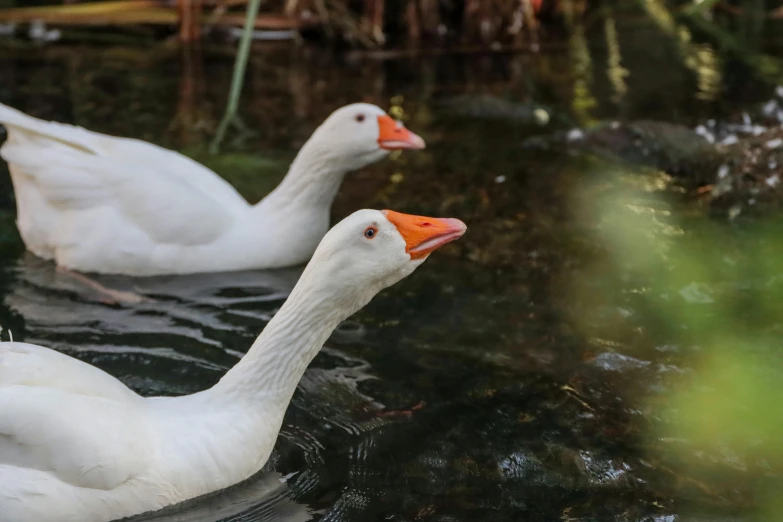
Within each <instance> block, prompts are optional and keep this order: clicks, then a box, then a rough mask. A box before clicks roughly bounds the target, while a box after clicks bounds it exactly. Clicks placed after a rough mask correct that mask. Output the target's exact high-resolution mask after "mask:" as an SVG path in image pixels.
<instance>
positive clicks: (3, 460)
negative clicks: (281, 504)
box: [0, 210, 465, 522]
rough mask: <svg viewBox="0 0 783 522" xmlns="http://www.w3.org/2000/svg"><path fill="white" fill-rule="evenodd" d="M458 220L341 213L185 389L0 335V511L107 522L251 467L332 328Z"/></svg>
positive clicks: (34, 519)
mask: <svg viewBox="0 0 783 522" xmlns="http://www.w3.org/2000/svg"><path fill="white" fill-rule="evenodd" d="M368 230H372V233H369V232H368ZM464 231H465V226H464V224H463V223H461V222H459V221H457V220H438V219H431V218H419V217H416V216H407V215H405V214H396V213H388V212H379V211H375V210H361V211H359V212H356V213H354V214H352V215H351V216H349V217H348V218H346V219H344V220H343V221H342V222H340V223H339V224H338V225H336V226H335V227H334V228H333V229H332V230H331V231H330V232H329V233H328V234H327V235H326V237H324V239H323V241H322V242H321V244H320V246H319V247H318V249H317V250H316V252H315V254H314V256H313V259H312V260H311V261H310V263H309V264H308V265H307V267H306V268H305V270H304V272H303V274H302V277H301V278H300V280H299V282H298V283H297V285H296V286H295V287H294V289H293V291H292V292H291V295H290V297H289V298H288V300H287V301H286V302H285V303H284V305H283V306H282V308H281V309H280V311H279V312H278V313H277V315H275V317H274V318H273V319H272V320H271V321H270V322H269V324H268V325H267V327H266V328H265V329H264V331H263V332H262V333H261V335H260V336H259V337H258V339H257V340H256V341H255V343H254V344H253V346H252V347H251V348H250V350H249V351H248V353H247V355H245V356H244V357H243V358H242V360H241V361H240V362H239V363H238V364H237V365H236V366H234V367H233V368H232V369H231V370H230V371H229V372H228V373H227V374H226V375H225V376H224V377H223V378H222V379H221V380H220V382H218V383H217V384H216V385H215V386H213V387H212V388H210V389H208V390H205V391H202V392H199V393H196V394H193V395H186V396H182V397H152V398H142V397H140V396H139V395H137V394H136V393H134V392H133V391H131V390H130V389H128V388H127V387H126V386H125V385H124V384H122V383H121V382H120V381H118V380H117V379H115V378H114V377H112V376H110V375H109V374H107V373H105V372H103V371H102V370H100V369H98V368H95V367H93V366H90V365H89V364H87V363H84V362H81V361H78V360H76V359H73V358H71V357H68V356H66V355H64V354H61V353H58V352H56V351H53V350H50V349H47V348H43V347H40V346H35V345H32V344H26V343H18V342H9V343H0V520H2V521H3V522H107V521H110V520H115V519H118V518H122V517H127V516H131V515H134V514H137V513H142V512H145V511H150V510H156V509H159V508H162V507H164V506H167V505H170V504H174V503H177V502H181V501H184V500H187V499H191V498H194V497H197V496H200V495H203V494H206V493H210V492H212V491H216V490H219V489H223V488H226V487H228V486H231V485H233V484H236V483H238V482H240V481H242V480H244V479H246V478H248V477H249V476H251V475H252V474H254V473H256V472H257V471H259V470H260V469H261V467H262V466H263V465H264V463H265V462H266V460H267V459H268V458H269V455H270V453H271V451H272V448H273V446H274V443H275V439H276V438H277V434H278V432H279V430H280V425H281V423H282V421H283V415H284V414H285V411H286V408H287V407H288V404H289V402H290V400H291V396H292V395H293V393H294V390H295V389H296V386H297V383H298V382H299V379H300V378H301V376H302V374H303V373H304V371H305V368H306V367H307V365H308V364H309V363H310V361H311V360H312V359H313V357H315V355H316V353H318V351H319V350H320V349H321V347H322V346H323V344H324V342H325V341H326V339H327V338H328V337H329V335H330V334H331V332H332V330H333V329H334V328H335V327H336V326H337V325H338V324H339V323H340V322H341V321H343V320H345V319H346V318H347V317H348V316H350V315H351V314H353V313H354V312H355V311H357V310H358V309H359V308H361V307H362V306H364V305H365V304H367V302H369V300H370V299H372V297H373V296H374V295H375V294H376V293H377V292H379V291H380V290H381V289H383V288H385V287H387V286H389V285H391V284H393V283H395V282H396V281H399V280H400V279H402V278H403V277H405V276H407V275H408V274H410V273H411V272H413V270H414V269H415V268H416V267H417V266H418V265H420V264H421V263H422V262H423V261H424V259H426V256H427V255H428V253H429V252H431V251H432V250H434V249H435V248H437V247H438V246H440V245H442V244H444V243H446V242H448V241H451V240H453V239H456V238H458V237H459V236H461V235H462V234H463V233H464ZM409 252H410V253H409Z"/></svg>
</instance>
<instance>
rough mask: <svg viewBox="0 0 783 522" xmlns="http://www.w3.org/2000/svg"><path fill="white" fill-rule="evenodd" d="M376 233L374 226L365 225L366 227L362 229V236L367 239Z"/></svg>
mask: <svg viewBox="0 0 783 522" xmlns="http://www.w3.org/2000/svg"><path fill="white" fill-rule="evenodd" d="M377 233H378V229H377V228H375V227H367V229H366V230H365V231H364V237H366V238H367V239H372V238H374V237H375V234H377Z"/></svg>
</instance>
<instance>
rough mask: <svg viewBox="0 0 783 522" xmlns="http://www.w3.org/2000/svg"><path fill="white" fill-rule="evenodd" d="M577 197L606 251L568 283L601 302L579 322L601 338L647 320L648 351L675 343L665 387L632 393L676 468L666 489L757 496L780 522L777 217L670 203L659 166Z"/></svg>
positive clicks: (661, 457)
mask: <svg viewBox="0 0 783 522" xmlns="http://www.w3.org/2000/svg"><path fill="white" fill-rule="evenodd" d="M579 194H580V195H579V197H578V198H577V202H576V204H577V206H578V208H579V209H580V212H582V213H584V215H585V218H586V219H585V221H586V222H587V223H592V225H589V226H590V228H591V229H592V230H591V233H592V234H594V235H595V237H596V238H597V239H598V240H599V241H600V242H601V244H602V245H603V249H604V251H603V252H602V254H601V256H600V257H599V259H597V260H596V261H595V262H594V263H593V265H592V266H591V267H590V268H589V270H588V271H587V273H586V275H583V276H582V277H583V278H586V279H582V280H581V281H577V282H575V285H574V288H575V292H576V294H575V295H576V299H579V300H583V301H585V300H592V301H594V302H595V303H596V307H595V309H594V310H595V311H594V313H593V314H590V313H588V314H586V315H580V316H578V317H576V318H575V319H576V321H577V322H578V324H579V326H580V328H581V329H582V331H583V332H585V334H586V335H589V336H591V337H597V336H600V337H601V338H604V339H611V338H613V337H616V336H617V335H618V334H619V332H621V331H623V330H633V329H636V330H640V331H641V330H644V331H647V332H648V335H649V337H650V338H653V339H655V343H656V346H653V347H650V349H651V350H653V351H657V352H658V353H659V355H660V353H661V352H662V351H674V352H675V355H674V356H673V358H672V359H671V360H672V362H674V363H675V365H676V367H677V371H664V370H665V368H664V367H661V369H660V373H661V374H663V375H665V377H664V383H665V385H664V386H663V387H662V390H663V391H662V390H661V389H660V388H657V389H649V390H648V391H647V393H646V394H644V396H643V397H642V398H641V399H640V402H641V403H642V404H643V408H644V411H646V412H648V413H649V416H648V417H647V425H646V427H645V428H644V429H643V433H642V437H644V438H646V443H645V444H646V446H647V452H648V453H649V457H650V458H651V460H653V461H654V462H656V463H657V464H658V465H659V466H661V467H662V468H666V467H669V468H672V469H674V470H676V471H675V476H677V477H678V478H679V479H681V483H679V484H676V485H672V487H673V488H675V489H680V490H682V489H683V488H684V489H689V488H695V489H696V490H698V492H699V494H700V495H706V496H708V497H713V498H714V499H716V500H717V501H718V503H719V505H720V504H724V505H725V506H731V507H732V508H738V507H740V506H743V505H744V506H745V507H748V506H755V505H759V506H761V507H760V511H758V517H759V519H764V520H766V519H769V518H775V516H777V515H779V514H780V513H783V511H781V509H780V508H782V507H783V505H781V503H780V501H779V499H778V496H777V494H776V492H777V491H778V489H777V485H779V482H778V481H779V479H780V477H781V475H782V472H783V438H781V433H783V415H781V405H782V404H783V343H781V333H783V299H781V297H783V241H781V238H782V237H783V223H781V222H780V220H778V219H776V218H775V217H769V216H768V217H767V218H766V219H765V220H763V221H751V222H742V223H726V222H720V223H718V222H715V221H711V220H710V219H709V218H707V217H704V216H689V215H688V214H687V213H684V212H682V211H681V209H677V210H676V211H675V209H676V207H677V205H678V200H677V196H676V194H675V193H674V191H672V186H671V180H670V178H668V176H666V175H664V174H661V173H658V172H655V171H650V172H646V173H643V174H642V175H641V176H640V173H638V172H634V173H624V172H622V171H618V170H612V169H611V168H610V169H609V172H605V173H602V174H599V175H596V176H595V177H591V182H590V183H589V184H587V185H586V186H585V187H584V190H582V191H580V193H579ZM595 280H602V281H605V282H608V283H607V285H606V286H604V287H599V288H597V287H595V286H594V285H591V284H590V283H589V282H590V281H595ZM629 294H632V296H630V297H629ZM599 303H600V304H599ZM629 303H632V305H630V306H632V308H630V306H629V308H630V309H631V310H632V312H631V313H629V314H628V315H633V317H625V318H623V317H621V316H617V315H615V316H612V317H613V318H611V319H607V313H606V310H607V309H608V308H611V307H619V306H624V305H628V304H629ZM629 322H630V323H632V325H631V326H632V328H630V329H629V328H627V326H628V325H627V324H623V323H629ZM638 350H639V353H634V354H632V355H634V356H638V357H641V358H642V359H644V358H645V353H643V352H644V349H643V348H638ZM625 354H626V355H629V354H628V353H627V350H625ZM658 359H660V357H658ZM754 499H755V500H754ZM757 502H758V504H757Z"/></svg>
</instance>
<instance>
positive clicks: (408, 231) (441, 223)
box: [383, 210, 468, 259]
mask: <svg viewBox="0 0 783 522" xmlns="http://www.w3.org/2000/svg"><path fill="white" fill-rule="evenodd" d="M383 214H384V215H385V216H386V219H388V220H389V221H391V222H392V223H393V224H394V226H395V227H397V230H398V231H399V232H400V235H402V238H403V239H404V240H405V245H406V246H405V251H406V252H407V253H408V254H410V256H411V259H420V258H422V257H426V256H427V255H428V254H429V253H430V252H432V251H433V250H435V249H437V248H440V247H442V246H443V245H445V244H446V243H450V242H452V241H454V240H455V239H459V238H460V237H462V234H464V233H465V231H466V230H467V229H468V227H467V226H465V223H463V222H462V221H460V220H459V219H453V218H431V217H424V216H412V215H410V214H401V213H400V212H395V211H393V210H384V211H383Z"/></svg>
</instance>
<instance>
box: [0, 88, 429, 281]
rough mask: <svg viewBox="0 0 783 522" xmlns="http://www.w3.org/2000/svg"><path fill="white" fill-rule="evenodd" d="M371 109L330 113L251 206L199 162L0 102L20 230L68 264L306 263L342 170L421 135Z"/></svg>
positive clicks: (149, 271)
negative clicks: (278, 181)
mask: <svg viewBox="0 0 783 522" xmlns="http://www.w3.org/2000/svg"><path fill="white" fill-rule="evenodd" d="M389 121H391V119H390V118H389V116H387V115H386V114H385V113H384V112H383V110H381V109H380V108H378V107H376V106H374V105H369V104H363V103H359V104H353V105H348V106H346V107H343V108H341V109H338V110H337V111H335V112H334V113H333V114H332V115H331V116H330V117H329V118H327V120H326V121H325V122H324V123H323V124H322V125H321V126H320V127H319V128H318V129H317V130H316V131H315V133H314V134H313V136H312V137H311V138H310V140H309V141H308V142H307V143H306V144H305V145H304V146H303V147H302V150H301V151H300V153H299V154H298V155H297V157H296V159H295V160H294V162H293V164H292V165H291V169H290V170H289V172H288V175H287V176H286V177H285V179H284V180H283V182H282V183H281V184H280V186H278V187H277V188H276V189H275V190H274V191H273V192H272V193H271V194H270V195H269V196H267V197H266V198H265V199H263V200H262V201H261V202H260V203H258V204H256V205H250V204H248V202H247V201H245V199H244V198H242V196H240V195H239V193H237V191H236V190H235V189H234V188H233V187H232V186H231V185H229V184H228V183H227V182H226V181H225V180H223V179H222V178H220V177H219V176H218V175H217V174H215V173H214V172H212V171H211V170H209V169H207V168H206V167H204V166H203V165H200V164H199V163H197V162H195V161H193V160H191V159H189V158H187V157H185V156H183V155H181V154H178V153H176V152H173V151H170V150H166V149H163V148H161V147H158V146H156V145H152V144H150V143H146V142H143V141H139V140H133V139H126V138H116V137H112V136H106V135H103V134H99V133H95V132H91V131H88V130H85V129H82V128H80V127H74V126H71V125H64V124H59V123H53V122H46V121H43V120H39V119H36V118H32V117H30V116H27V115H25V114H23V113H21V112H19V111H17V110H15V109H12V108H10V107H7V106H5V105H2V104H0V123H1V124H3V125H4V126H5V127H6V128H7V129H8V140H7V141H6V142H5V144H3V146H2V148H0V156H2V157H3V159H5V160H6V161H7V162H8V164H9V168H10V171H11V178H12V181H13V185H14V191H15V194H16V201H17V225H18V227H19V231H20V234H21V236H22V239H23V240H24V242H25V245H26V246H27V248H28V249H29V250H30V251H32V252H33V253H35V254H36V255H38V256H40V257H42V258H44V259H53V260H54V261H56V263H57V264H58V265H61V266H63V267H66V268H70V269H73V270H79V271H84V272H98V273H118V274H127V275H155V274H181V273H194V272H218V271H228V270H242V269H254V268H276V267H282V266H292V265H297V264H301V263H303V262H305V261H306V260H307V259H308V258H309V257H310V255H312V253H313V251H314V250H315V247H316V246H317V245H318V242H319V241H320V240H321V238H322V237H323V235H324V234H325V233H326V231H327V230H328V224H329V209H330V207H331V204H332V201H333V200H334V197H335V195H336V193H337V189H338V188H339V186H340V183H341V182H342V178H343V176H344V175H345V173H346V172H349V171H351V170H355V169H358V168H361V167H363V166H365V165H367V164H369V163H372V162H374V161H377V160H379V159H381V158H382V157H384V156H385V155H386V154H387V153H388V151H389V150H391V149H396V148H421V147H423V141H422V140H421V138H419V137H418V136H416V135H415V134H413V133H410V132H409V131H407V130H406V129H404V127H402V126H398V125H397V126H395V125H394V123H393V122H392V124H391V125H389V123H388V122H389Z"/></svg>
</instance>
